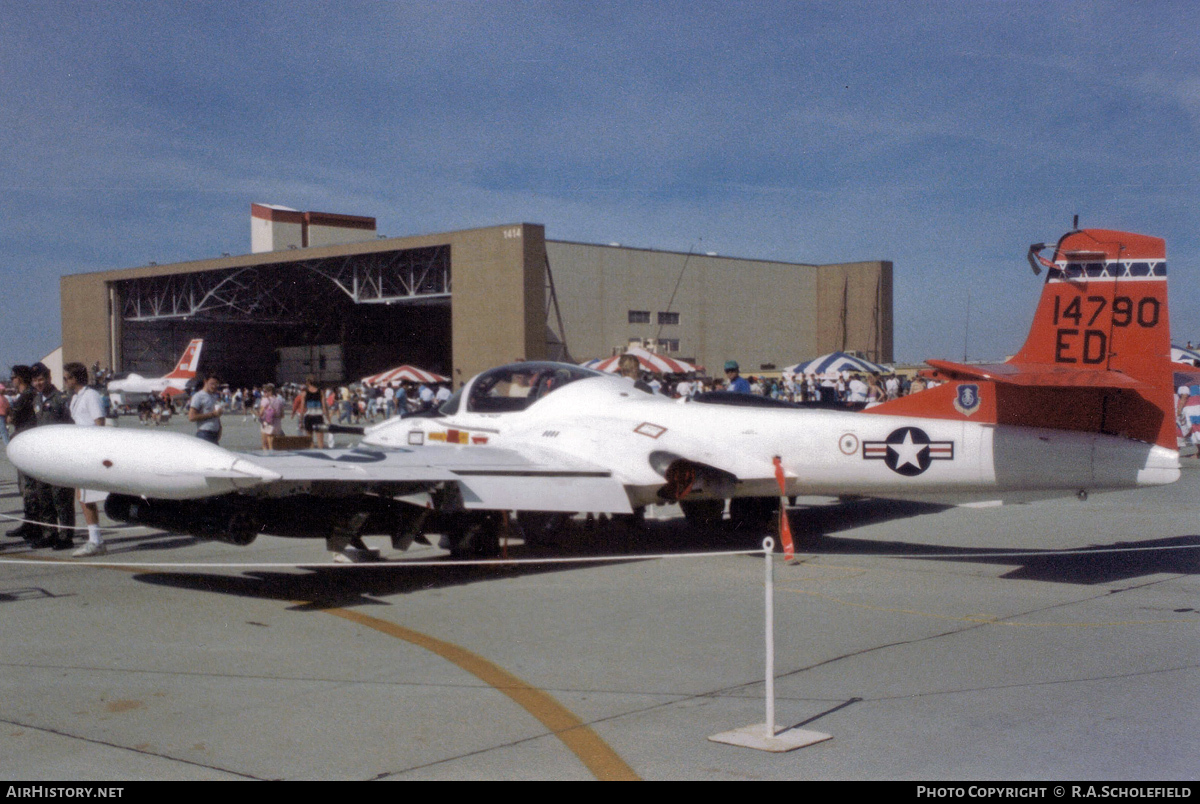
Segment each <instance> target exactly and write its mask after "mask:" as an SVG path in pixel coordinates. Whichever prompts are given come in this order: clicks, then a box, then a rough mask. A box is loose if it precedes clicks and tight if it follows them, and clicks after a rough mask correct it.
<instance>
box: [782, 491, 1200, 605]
mask: <svg viewBox="0 0 1200 804" xmlns="http://www.w3.org/2000/svg"><path fill="white" fill-rule="evenodd" d="M949 507H951V506H945V505H933V504H929V503H916V502H897V501H890V500H878V499H862V500H852V501H848V502H843V503H838V504H836V505H825V506H819V507H814V508H809V509H806V510H804V511H797V510H795V509H793V510H792V512H791V513H792V516H791V517H790V519H789V522H790V523H791V527H792V533H793V534H794V535H795V537H796V539H797V542H798V544H797V550H799V551H802V552H804V553H809V554H815V555H846V556H853V555H864V556H865V555H888V556H897V557H901V558H912V559H921V558H925V557H930V556H937V560H941V561H965V562H972V563H986V564H1000V565H1012V566H1013V567H1014V569H1013V570H1012V571H1010V572H1007V573H1005V574H1004V575H1003V576H1001V577H1003V578H1012V579H1016V580H1030V581H1051V582H1054V583H1075V584H1089V585H1090V584H1100V583H1109V582H1113V581H1121V580H1127V579H1129V578H1137V577H1142V576H1146V575H1154V574H1157V573H1168V574H1176V575H1195V574H1200V535H1194V536H1174V537H1164V538H1155V539H1144V540H1130V541H1118V542H1112V543H1109V544H1098V545H1091V546H1089V547H1086V548H1082V549H1080V550H1075V551H1058V550H1016V549H1013V548H1011V547H1009V546H1008V545H996V546H995V547H954V546H953V545H944V544H915V543H912V542H902V541H879V540H876V539H853V538H844V537H830V536H829V535H828V534H831V533H836V532H838V531H841V530H848V529H851V528H856V527H860V526H863V525H867V524H874V523H878V522H887V521H891V520H896V519H903V518H907V517H912V516H918V515H921V514H932V513H936V512H938V511H943V510H946V509H947V508H949ZM1005 553H1007V554H1008V555H1003V554H1005ZM1016 553H1019V554H1020V555H1013V554H1016Z"/></svg>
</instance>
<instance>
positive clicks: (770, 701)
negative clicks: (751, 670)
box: [763, 536, 775, 734]
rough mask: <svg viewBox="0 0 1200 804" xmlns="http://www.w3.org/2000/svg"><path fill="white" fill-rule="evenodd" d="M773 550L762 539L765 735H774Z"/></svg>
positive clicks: (770, 541)
mask: <svg viewBox="0 0 1200 804" xmlns="http://www.w3.org/2000/svg"><path fill="white" fill-rule="evenodd" d="M774 550H775V540H774V539H772V538H771V537H770V536H768V537H767V538H765V539H763V564H764V565H765V567H766V589H767V600H766V604H765V606H764V607H763V608H764V611H765V612H766V617H765V618H764V619H765V620H766V626H767V627H766V632H767V637H766V641H765V644H766V648H767V661H766V665H767V685H766V686H767V734H774V733H775V562H774V561H772V560H771V553H772V552H774Z"/></svg>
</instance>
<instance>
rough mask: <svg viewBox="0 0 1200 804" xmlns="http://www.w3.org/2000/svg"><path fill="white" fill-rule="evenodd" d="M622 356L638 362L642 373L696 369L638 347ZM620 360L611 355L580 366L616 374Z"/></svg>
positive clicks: (679, 372)
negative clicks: (630, 357) (633, 358)
mask: <svg viewBox="0 0 1200 804" xmlns="http://www.w3.org/2000/svg"><path fill="white" fill-rule="evenodd" d="M624 354H627V355H633V356H634V357H636V358H637V359H638V362H639V363H641V364H642V370H643V371H653V372H655V373H657V374H690V373H691V372H693V371H696V367H695V366H693V365H692V364H691V363H685V362H683V361H682V360H674V359H672V358H670V357H663V356H662V355H656V354H654V352H649V351H646V350H645V349H642V348H641V347H638V346H631V347H629V348H628V349H627V350H625V352H624ZM620 360H621V355H613V356H612V357H605V358H603V359H601V358H597V359H595V360H589V361H587V362H586V363H581V364H580V365H582V366H584V367H585V368H590V369H595V370H596V371H607V372H608V373H609V374H616V373H617V371H618V370H619V369H618V367H617V364H618V362H619V361H620Z"/></svg>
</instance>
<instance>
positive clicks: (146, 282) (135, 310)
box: [114, 246, 450, 323]
mask: <svg viewBox="0 0 1200 804" xmlns="http://www.w3.org/2000/svg"><path fill="white" fill-rule="evenodd" d="M327 283H332V284H333V285H334V287H336V288H337V289H338V290H340V291H342V293H343V294H345V296H346V298H347V299H348V300H349V302H350V303H353V304H391V303H396V302H408V303H420V302H429V301H436V300H439V299H448V298H449V297H450V247H449V246H434V247H430V248H416V249H403V250H398V251H385V252H378V253H368V254H353V255H344V256H337V257H325V258H320V259H309V260H296V261H294V262H283V263H269V264H260V265H251V266H246V267H233V268H225V269H218V270H207V271H195V272H191V273H175V274H165V275H160V276H150V277H139V278H136V279H126V280H119V281H117V282H115V283H114V284H115V285H116V286H117V289H118V292H119V294H120V298H121V300H122V303H121V305H122V306H121V310H122V312H121V316H122V318H123V319H124V320H126V321H163V320H170V319H184V318H197V319H206V320H212V321H230V322H238V321H241V322H258V323H266V322H272V323H283V322H295V321H299V320H301V319H303V318H304V317H305V315H306V313H307V312H308V311H309V310H310V308H311V307H312V306H314V305H328V293H329V286H328V284H327Z"/></svg>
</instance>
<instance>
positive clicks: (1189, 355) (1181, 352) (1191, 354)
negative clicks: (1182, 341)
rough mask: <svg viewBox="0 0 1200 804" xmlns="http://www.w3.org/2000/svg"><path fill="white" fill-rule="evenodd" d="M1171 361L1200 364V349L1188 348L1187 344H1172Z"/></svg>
mask: <svg viewBox="0 0 1200 804" xmlns="http://www.w3.org/2000/svg"><path fill="white" fill-rule="evenodd" d="M1171 362H1172V363H1191V364H1192V365H1193V366H1200V349H1188V348H1187V347H1186V346H1177V345H1175V344H1171Z"/></svg>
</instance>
